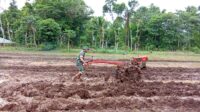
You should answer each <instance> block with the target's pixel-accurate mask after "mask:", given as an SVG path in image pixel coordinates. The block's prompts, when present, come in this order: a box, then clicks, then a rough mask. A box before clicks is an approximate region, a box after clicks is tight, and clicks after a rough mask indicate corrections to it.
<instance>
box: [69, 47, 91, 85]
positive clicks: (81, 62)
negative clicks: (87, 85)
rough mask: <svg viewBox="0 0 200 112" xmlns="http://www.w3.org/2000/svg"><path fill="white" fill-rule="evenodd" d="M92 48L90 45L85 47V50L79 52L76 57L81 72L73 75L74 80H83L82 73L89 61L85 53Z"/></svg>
mask: <svg viewBox="0 0 200 112" xmlns="http://www.w3.org/2000/svg"><path fill="white" fill-rule="evenodd" d="M89 50H90V49H89V48H88V47H83V50H81V52H80V53H79V55H78V57H77V59H76V67H77V68H78V69H79V72H78V73H77V74H76V75H75V76H74V77H73V79H72V80H73V81H76V80H77V79H79V80H81V75H82V74H83V73H84V65H86V64H87V63H86V62H85V60H84V58H85V53H87V52H88V51H89Z"/></svg>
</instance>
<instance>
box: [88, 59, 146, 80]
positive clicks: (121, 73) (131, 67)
mask: <svg viewBox="0 0 200 112" xmlns="http://www.w3.org/2000/svg"><path fill="white" fill-rule="evenodd" d="M147 61H148V57H147V56H142V57H137V58H132V59H131V60H130V61H129V62H125V61H112V60H103V59H92V60H90V61H87V64H88V65H90V64H98V63H104V64H111V65H116V66H117V67H116V71H115V78H116V79H118V80H119V81H120V82H124V81H129V80H132V81H134V82H138V81H140V80H141V75H140V74H141V69H144V68H146V62H147ZM109 77H110V74H109V75H106V76H105V81H107V80H108V79H109Z"/></svg>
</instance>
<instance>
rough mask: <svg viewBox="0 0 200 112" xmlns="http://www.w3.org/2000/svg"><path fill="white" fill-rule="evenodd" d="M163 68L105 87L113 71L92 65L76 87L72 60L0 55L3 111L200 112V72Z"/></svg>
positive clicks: (196, 70) (43, 56)
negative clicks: (136, 78) (138, 78)
mask: <svg viewBox="0 0 200 112" xmlns="http://www.w3.org/2000/svg"><path fill="white" fill-rule="evenodd" d="M161 63H163V66H164V65H165V62H160V63H159V64H161ZM171 63H173V62H171ZM176 63H177V62H176ZM180 63H181V64H182V65H183V64H185V66H187V63H188V62H187V63H184V62H180ZM191 63H192V62H191ZM195 63H197V62H195ZM199 64H200V63H199ZM163 66H162V67H154V66H150V65H149V64H148V67H147V69H146V70H142V80H141V81H139V82H137V83H135V82H132V81H127V82H123V83H121V82H118V81H116V79H115V78H114V77H111V78H110V79H109V80H108V81H107V82H105V81H104V78H105V77H106V76H108V75H111V76H113V75H115V69H116V67H115V66H109V65H105V64H103V65H92V66H89V67H87V68H86V74H85V75H83V81H82V82H79V81H78V82H73V81H72V80H71V79H72V76H74V75H75V74H76V73H77V72H78V71H77V68H76V67H75V65H74V63H73V59H68V58H66V57H63V56H47V55H37V56H36V55H27V54H26V55H25V54H14V53H9V54H8V53H7V54H6V53H0V111H11V112H12V111H13V112H65V111H70V112H79V111H81V112H84V111H87V112H95V111H98V112H99V111H101V112H141V111H142V112H200V106H199V105H200V68H198V67H195V68H192V67H186V68H183V67H182V68H181V67H179V66H176V67H174V66H173V67H163Z"/></svg>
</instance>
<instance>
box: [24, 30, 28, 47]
mask: <svg viewBox="0 0 200 112" xmlns="http://www.w3.org/2000/svg"><path fill="white" fill-rule="evenodd" d="M27 37H28V33H27V32H26V34H25V37H24V42H25V46H27Z"/></svg>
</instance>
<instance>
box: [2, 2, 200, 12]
mask: <svg viewBox="0 0 200 112" xmlns="http://www.w3.org/2000/svg"><path fill="white" fill-rule="evenodd" d="M9 1H11V0H0V7H3V8H4V9H7V8H8V6H9ZM31 1H33V0H31ZM84 1H85V3H86V4H87V5H88V6H89V7H91V8H92V9H93V10H94V12H95V13H94V16H102V7H103V5H104V4H105V0H84ZM127 1H128V0H118V2H119V3H120V2H125V3H127ZM137 1H138V2H139V6H147V7H148V6H149V5H150V4H151V3H153V4H154V5H155V6H158V7H160V9H161V10H163V9H166V10H167V11H168V12H175V11H176V10H184V9H185V8H186V7H187V6H196V7H198V6H200V0H137ZM16 2H17V5H18V7H19V8H21V7H23V5H24V3H25V2H26V0H16Z"/></svg>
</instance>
